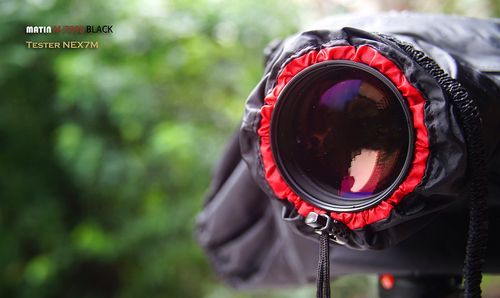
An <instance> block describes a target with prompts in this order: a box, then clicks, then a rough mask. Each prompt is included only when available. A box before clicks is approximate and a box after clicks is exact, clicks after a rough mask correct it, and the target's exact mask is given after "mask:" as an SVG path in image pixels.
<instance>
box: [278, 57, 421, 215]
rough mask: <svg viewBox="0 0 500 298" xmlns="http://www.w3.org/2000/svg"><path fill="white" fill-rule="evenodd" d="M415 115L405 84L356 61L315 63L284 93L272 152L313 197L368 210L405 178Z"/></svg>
mask: <svg viewBox="0 0 500 298" xmlns="http://www.w3.org/2000/svg"><path fill="white" fill-rule="evenodd" d="M410 119H411V118H410V115H409V111H408V109H407V107H406V105H405V103H404V100H403V98H402V96H401V95H400V93H399V91H398V90H397V89H396V87H395V86H394V85H393V84H392V83H391V82H390V81H389V80H388V79H387V78H385V76H383V75H382V74H381V73H379V72H378V71H376V70H374V69H372V68H370V67H369V66H366V65H364V64H360V63H355V62H350V61H329V62H324V63H320V64H316V65H313V66H311V67H309V68H307V69H305V70H304V71H302V72H301V73H299V74H298V75H297V76H296V77H294V78H293V79H292V80H291V81H290V82H289V83H288V84H287V86H286V87H285V89H284V90H283V92H282V93H281V95H280V96H279V98H278V101H277V103H276V107H275V110H274V112H273V116H272V121H271V139H272V151H273V156H274V158H275V160H276V161H277V165H278V169H279V170H280V173H281V174H282V176H283V177H284V179H285V180H286V181H287V183H288V184H289V185H290V186H291V187H292V189H293V190H294V191H295V192H296V193H297V194H298V195H299V196H301V197H302V198H303V199H305V200H306V201H309V202H310V203H313V204H315V205H317V206H319V207H322V208H325V209H327V210H331V211H345V210H351V211H353V210H357V209H364V208H367V207H370V206H372V205H374V204H376V203H377V202H379V201H380V200H382V199H384V198H386V197H387V196H388V195H390V193H391V192H392V190H394V188H395V187H397V185H399V183H400V182H401V181H402V179H403V178H404V176H405V174H406V171H407V169H408V166H409V164H410V157H411V141H412V125H411V122H410Z"/></svg>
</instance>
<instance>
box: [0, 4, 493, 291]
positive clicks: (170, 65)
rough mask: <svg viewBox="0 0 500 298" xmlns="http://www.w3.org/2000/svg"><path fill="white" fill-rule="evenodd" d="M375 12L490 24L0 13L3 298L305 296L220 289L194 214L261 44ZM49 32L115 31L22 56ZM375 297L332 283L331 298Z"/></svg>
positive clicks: (311, 10) (290, 8)
mask: <svg viewBox="0 0 500 298" xmlns="http://www.w3.org/2000/svg"><path fill="white" fill-rule="evenodd" d="M387 9H397V10H401V9H411V10H418V11H427V12H429V11H431V12H445V13H460V14H466V15H472V16H479V17H487V16H498V15H500V13H499V12H500V3H499V1H498V0H491V1H487V0H453V1H449V0H448V1H442V2H440V3H439V4H438V3H434V1H431V0H425V1H418V2H413V3H412V2H411V1H356V0H334V1H305V0H292V1H279V0H273V1H251V0H240V1H218V0H201V1H181V0H165V1H163V0H154V1H140V0H120V1H109V2H107V1H100V0H86V1H73V2H70V1H62V0H30V1H14V0H3V1H1V2H0V24H1V26H0V297H2V298H4V297H5V298H7V297H151V298H153V297H206V298H208V297H210V298H212V297H290V296H293V297H312V295H313V293H314V291H313V289H312V288H311V287H306V288H301V289H299V290H275V291H265V290H260V291H257V292H245V293H241V292H236V291H234V290H231V289H229V288H227V287H226V286H225V285H223V284H222V283H221V282H220V281H218V280H217V278H216V277H215V276H214V274H213V272H212V271H211V269H210V268H209V266H208V263H207V260H206V259H205V257H204V255H203V253H202V251H201V250H200V248H199V247H198V245H197V244H196V242H195V241H194V237H193V228H194V222H195V215H196V213H197V212H198V211H199V210H200V208H201V206H202V198H203V194H204V192H205V190H206V188H207V186H208V184H209V181H210V175H211V169H212V167H213V166H214V163H215V161H216V160H217V159H218V158H219V157H220V154H221V150H222V149H223V147H224V143H225V142H226V140H227V139H228V137H229V135H230V134H231V132H232V131H233V130H234V129H235V127H236V126H237V124H238V122H239V119H240V118H241V116H242V113H243V102H244V99H245V98H246V96H247V94H249V92H250V91H251V89H252V88H253V86H254V85H256V83H257V82H258V80H259V77H260V76H261V73H262V55H261V52H262V49H263V48H264V47H265V45H266V44H267V43H268V42H269V41H270V40H272V39H274V38H277V37H284V36H286V35H288V34H291V33H293V32H295V31H296V30H298V29H299V28H300V27H302V26H303V25H305V24H307V23H309V22H311V21H314V20H316V19H318V18H320V17H322V16H327V15H330V14H334V13H343V12H351V11H362V12H376V11H381V10H387ZM58 24H61V25H78V24H92V25H99V24H102V25H105V24H112V25H113V30H114V34H112V35H110V36H105V35H99V36H97V35H96V36H92V37H89V36H87V35H86V36H85V37H84V38H85V39H92V40H98V41H99V43H100V48H99V49H97V50H85V49H80V50H67V49H66V50H48V49H47V50H43V49H42V50H35V49H27V48H26V45H25V41H27V40H36V41H40V40H71V39H76V38H73V37H74V36H65V37H64V38H63V37H61V38H60V39H58V37H57V36H56V37H55V36H50V35H48V36H40V35H37V36H32V35H30V36H28V35H25V34H24V27H25V26H26V25H58ZM494 280H495V279H492V278H491V277H490V278H489V279H487V280H486V282H485V288H486V292H487V293H488V291H489V292H490V293H493V292H494V291H495V289H494V288H495V287H498V285H497V284H498V283H497V282H494ZM374 285H375V279H374V277H373V276H359V277H351V278H345V279H340V280H339V281H337V282H335V284H334V294H336V295H335V296H336V297H373V295H374V294H373V293H374V292H373V291H374ZM491 295H493V294H491ZM491 297H493V296H491Z"/></svg>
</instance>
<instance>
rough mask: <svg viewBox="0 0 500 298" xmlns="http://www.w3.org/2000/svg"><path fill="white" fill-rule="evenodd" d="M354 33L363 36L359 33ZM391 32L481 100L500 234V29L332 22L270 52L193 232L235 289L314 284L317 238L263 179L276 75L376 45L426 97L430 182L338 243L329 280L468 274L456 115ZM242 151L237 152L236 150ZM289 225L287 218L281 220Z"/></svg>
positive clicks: (401, 20)
mask: <svg viewBox="0 0 500 298" xmlns="http://www.w3.org/2000/svg"><path fill="white" fill-rule="evenodd" d="M347 27H352V28H356V29H351V28H347ZM361 30H364V31H367V32H377V33H383V34H388V35H392V36H394V37H396V38H398V39H399V40H402V41H405V42H408V43H410V44H412V45H413V46H414V47H415V48H416V49H418V50H421V51H423V52H424V53H425V54H426V55H428V56H429V57H430V58H432V59H433V60H435V61H436V62H437V63H438V64H439V66H440V67H441V68H442V69H443V70H445V71H446V72H447V73H448V74H449V75H450V76H451V77H453V78H455V79H456V80H458V81H459V82H460V83H461V84H462V85H463V86H464V87H465V88H466V89H467V90H468V92H469V94H470V96H472V97H473V98H474V99H476V102H477V104H478V106H479V109H480V112H481V117H482V121H483V138H484V140H485V145H486V148H487V159H488V166H489V181H490V185H489V193H490V195H489V198H488V199H489V207H490V235H495V234H496V233H498V232H499V231H500V152H499V150H500V148H499V142H500V134H499V132H500V99H499V98H498V94H499V93H500V92H499V91H500V22H499V21H498V20H479V19H470V18H463V17H450V16H439V15H420V14H409V13H389V14H384V15H377V16H363V17H360V16H356V15H348V16H336V17H332V18H330V19H326V20H324V21H322V22H320V23H318V24H316V25H314V26H312V28H309V29H308V30H307V31H304V33H301V34H298V35H294V36H292V37H290V38H288V39H286V40H283V41H281V42H275V43H272V44H271V45H270V46H269V47H268V49H266V52H265V53H266V68H265V72H264V75H263V79H262V80H261V82H260V83H259V84H258V85H257V87H256V88H255V89H254V90H253V91H252V93H251V95H250V96H249V98H248V100H247V103H246V109H245V117H244V119H243V124H242V127H241V130H240V131H238V133H237V134H236V135H235V137H234V138H233V139H232V140H231V141H230V144H229V146H228V149H227V151H226V152H225V154H224V155H223V159H222V160H221V162H220V163H219V166H218V168H217V169H216V171H215V174H214V178H213V181H212V185H211V188H210V191H209V193H208V195H207V199H206V203H205V207H204V210H203V211H202V212H201V213H200V215H199V217H198V227H197V236H198V240H199V242H200V243H201V245H202V246H203V247H204V248H205V250H206V252H207V254H208V256H209V258H210V260H211V263H212V265H213V266H214V268H215V270H216V271H217V272H218V274H219V275H220V276H221V277H222V278H224V279H225V280H227V281H228V282H229V283H230V284H232V285H233V286H237V287H252V286H265V285H273V286H279V285H285V284H300V283H306V282H310V281H313V280H314V279H315V270H316V268H315V266H316V262H317V242H316V241H315V240H313V239H312V238H311V237H310V235H311V231H310V230H308V229H307V228H306V227H304V225H303V224H302V223H301V222H300V221H293V220H292V221H290V220H289V221H284V220H283V218H282V217H283V215H282V209H283V204H282V202H281V201H279V200H277V199H276V198H275V196H274V194H273V192H272V190H271V189H270V187H269V185H268V184H267V181H266V180H265V178H264V174H263V169H262V161H261V156H260V154H259V150H258V148H259V138H258V135H257V132H256V130H257V128H258V126H259V123H260V107H261V106H262V104H263V99H264V97H265V95H266V94H267V93H268V92H269V91H270V90H271V89H272V88H273V86H274V84H275V80H276V77H277V74H278V73H279V71H280V69H281V68H282V67H283V65H285V64H286V63H287V62H288V61H290V59H291V58H293V57H297V56H300V54H301V53H304V52H307V51H309V50H311V49H320V48H322V47H325V46H336V45H354V46H359V45H364V44H369V45H371V46H372V47H374V48H375V49H377V50H378V51H379V52H380V53H382V54H383V55H384V56H386V57H388V58H390V59H391V60H392V61H394V62H395V63H396V64H397V65H398V66H399V67H400V68H401V69H402V70H403V71H404V73H405V76H406V77H407V78H408V80H409V81H410V82H411V83H412V85H414V86H415V87H416V88H417V89H418V90H419V91H420V92H421V93H422V95H423V96H424V97H425V100H426V105H425V110H424V111H425V124H426V127H427V130H428V135H429V145H430V156H429V158H428V160H427V167H426V172H425V176H424V179H423V181H422V183H421V184H420V185H418V186H417V188H416V190H415V191H414V193H413V194H412V195H409V196H407V197H406V198H405V199H403V201H401V202H400V204H399V205H398V206H397V208H394V209H393V210H392V212H391V215H390V217H389V218H388V219H387V220H382V221H379V222H376V223H374V224H371V225H369V226H366V227H364V228H362V229H359V230H356V231H355V232H354V233H353V237H354V238H355V239H358V240H359V239H361V240H360V241H354V243H353V244H352V246H354V247H358V248H386V249H385V250H375V251H374V250H365V251H359V250H353V249H350V248H346V247H343V246H338V245H332V246H331V252H330V258H331V264H332V274H333V275H340V274H346V273H354V272H367V273H368V272H393V273H447V274H451V273H453V274H460V273H461V269H462V264H463V257H464V250H465V242H466V234H467V214H468V211H467V202H466V200H465V196H464V195H463V193H464V187H465V182H466V181H467V178H468V176H467V163H466V155H467V152H466V148H465V143H464V137H463V134H462V131H461V128H460V126H459V125H458V123H457V120H456V118H457V117H456V113H457V111H456V110H455V109H454V107H453V106H452V105H451V104H450V101H449V99H448V98H446V96H445V94H444V93H443V91H442V89H441V87H440V86H439V85H438V84H437V83H436V81H435V80H434V78H432V77H431V76H430V75H429V74H428V73H426V72H425V71H424V70H423V69H422V68H421V67H420V66H419V65H418V64H417V63H415V62H414V61H412V60H411V59H409V57H408V56H407V55H406V54H405V53H404V52H403V51H401V50H400V49H398V48H397V46H396V45H394V44H392V43H391V42H390V41H388V40H386V39H384V38H381V37H379V35H376V34H370V33H367V32H364V31H361ZM240 152H241V153H240ZM285 217H286V214H285ZM489 239H490V243H489V247H488V257H487V260H486V264H485V271H486V272H498V271H500V256H499V255H498V253H497V254H496V255H495V252H498V251H500V241H498V240H497V239H496V238H495V237H493V236H490V238H489Z"/></svg>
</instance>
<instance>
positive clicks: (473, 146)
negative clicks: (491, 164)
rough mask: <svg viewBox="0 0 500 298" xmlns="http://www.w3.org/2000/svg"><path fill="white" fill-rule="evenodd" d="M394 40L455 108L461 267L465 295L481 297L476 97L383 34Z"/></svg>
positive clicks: (483, 220)
mask: <svg viewBox="0 0 500 298" xmlns="http://www.w3.org/2000/svg"><path fill="white" fill-rule="evenodd" d="M381 36H382V37H384V38H385V39H387V40H390V41H392V42H394V43H395V44H396V45H397V46H399V47H400V48H401V49H402V50H403V51H405V52H406V53H407V54H408V55H410V56H411V58H412V59H413V60H415V61H416V62H417V63H418V64H419V65H420V66H421V67H422V68H423V69H425V70H426V71H427V72H428V73H429V74H430V75H432V76H433V77H434V78H435V79H436V81H437V83H438V84H439V85H440V86H442V88H443V89H444V91H445V92H446V93H447V95H448V96H449V98H450V99H451V103H452V104H453V105H454V106H455V108H456V109H457V110H458V112H459V113H457V114H458V119H459V121H460V124H461V125H462V128H463V131H464V137H465V141H466V144H467V158H468V166H469V171H470V177H471V181H470V183H469V185H468V193H467V195H468V197H469V204H470V209H469V231H468V237H467V246H466V252H465V261H464V268H463V277H464V289H465V293H464V294H465V297H466V298H480V297H481V279H482V273H481V268H482V265H483V263H484V258H485V254H486V249H487V244H488V202H487V199H486V195H487V190H488V186H487V176H486V159H485V149H484V143H483V140H482V137H481V136H482V134H481V117H480V115H479V110H478V107H477V105H476V103H475V101H474V100H473V99H472V98H471V97H470V96H469V94H468V93H467V90H465V88H463V87H462V86H461V85H460V83H459V82H457V81H456V80H454V79H452V78H451V77H450V76H449V75H448V74H447V73H445V72H444V71H443V70H442V69H441V68H440V67H439V65H438V64H437V63H436V62H435V61H434V60H432V59H430V58H429V57H427V56H426V55H425V54H424V53H423V52H421V51H419V50H416V49H415V48H414V47H413V46H411V45H410V44H408V43H406V42H402V41H399V40H397V39H396V38H394V37H392V36H388V35H382V34H381Z"/></svg>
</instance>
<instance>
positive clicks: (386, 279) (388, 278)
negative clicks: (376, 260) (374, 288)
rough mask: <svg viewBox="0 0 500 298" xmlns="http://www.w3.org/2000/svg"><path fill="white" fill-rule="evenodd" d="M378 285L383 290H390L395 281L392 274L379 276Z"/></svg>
mask: <svg viewBox="0 0 500 298" xmlns="http://www.w3.org/2000/svg"><path fill="white" fill-rule="evenodd" d="M379 282H380V285H381V286H382V288H383V289H384V290H392V288H394V284H395V282H396V280H395V279H394V275H392V274H381V275H380V277H379Z"/></svg>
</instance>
